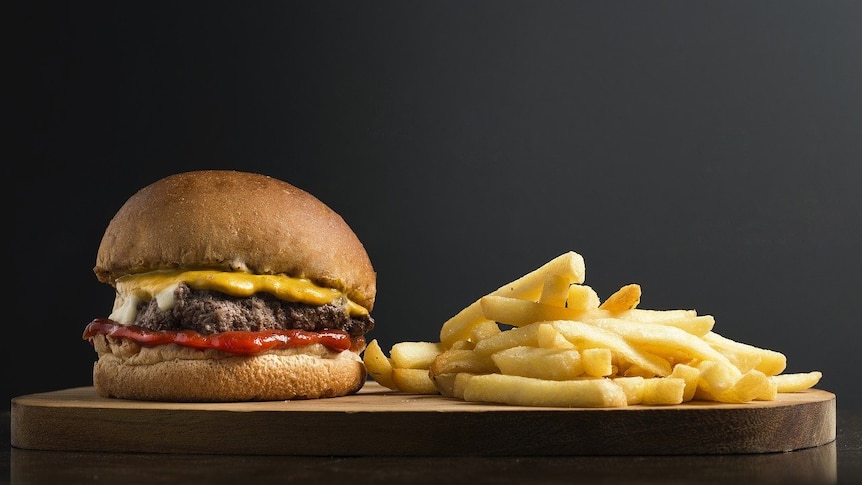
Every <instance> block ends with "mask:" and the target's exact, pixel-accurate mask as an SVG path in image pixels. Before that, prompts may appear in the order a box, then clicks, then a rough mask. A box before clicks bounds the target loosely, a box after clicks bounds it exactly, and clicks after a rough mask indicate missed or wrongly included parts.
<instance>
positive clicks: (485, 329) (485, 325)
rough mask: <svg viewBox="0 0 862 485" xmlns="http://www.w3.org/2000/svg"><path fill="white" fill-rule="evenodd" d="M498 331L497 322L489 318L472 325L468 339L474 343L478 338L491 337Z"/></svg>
mask: <svg viewBox="0 0 862 485" xmlns="http://www.w3.org/2000/svg"><path fill="white" fill-rule="evenodd" d="M500 332H501V330H500V326H499V325H497V322H492V321H490V320H489V321H487V322H482V323H479V324H477V325H476V326H475V327H473V330H471V331H470V341H471V342H473V343H474V344H475V343H476V342H478V341H480V340H484V339H486V338H488V337H493V336H494V335H497V334H498V333H500ZM453 345H454V344H453ZM441 346H442V344H441Z"/></svg>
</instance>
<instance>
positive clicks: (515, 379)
mask: <svg viewBox="0 0 862 485" xmlns="http://www.w3.org/2000/svg"><path fill="white" fill-rule="evenodd" d="M464 400H465V401H482V402H496V403H502V404H511V405H519V406H554V407H604V408H609V407H624V406H626V405H627V400H626V394H625V392H624V391H623V389H622V387H620V385H619V384H617V383H615V382H614V381H612V380H610V379H576V380H568V381H550V380H545V379H534V378H532V377H521V376H510V375H504V374H485V375H477V376H472V377H470V378H469V380H468V381H467V383H466V385H465V386H464Z"/></svg>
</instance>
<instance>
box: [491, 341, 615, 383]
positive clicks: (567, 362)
mask: <svg viewBox="0 0 862 485" xmlns="http://www.w3.org/2000/svg"><path fill="white" fill-rule="evenodd" d="M603 350H607V349H603ZM491 359H492V360H493V361H494V364H496V365H497V367H498V368H499V369H500V373H502V374H508V375H513V376H523V377H535V378H537V379H549V380H554V381H562V380H566V379H574V378H576V377H578V376H580V375H581V374H583V373H584V370H585V367H584V363H582V359H581V354H580V352H578V351H577V350H560V349H543V348H539V347H526V346H519V347H512V348H509V349H505V350H501V351H499V352H496V353H494V354H492V355H491ZM607 359H608V361H610V351H608V355H607ZM591 363H592V362H591ZM593 365H595V364H593ZM608 366H610V365H608Z"/></svg>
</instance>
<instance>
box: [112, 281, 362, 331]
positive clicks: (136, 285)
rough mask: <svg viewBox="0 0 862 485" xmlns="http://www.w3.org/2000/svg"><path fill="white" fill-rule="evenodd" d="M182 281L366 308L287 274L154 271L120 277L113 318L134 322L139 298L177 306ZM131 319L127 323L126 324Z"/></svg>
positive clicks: (161, 305) (230, 291) (199, 286)
mask: <svg viewBox="0 0 862 485" xmlns="http://www.w3.org/2000/svg"><path fill="white" fill-rule="evenodd" d="M180 283H185V284H187V285H188V286H189V287H190V288H193V289H196V290H211V291H218V292H220V293H225V294H227V295H231V296H239V297H242V296H251V295H253V294H255V293H269V294H271V295H273V296H275V297H276V298H278V299H280V300H285V301H290V302H299V303H307V304H310V305H325V304H327V303H332V302H335V301H336V300H339V299H343V301H344V302H345V305H346V307H347V311H348V312H349V313H350V314H351V315H354V316H358V315H366V314H368V310H367V309H365V307H363V306H361V305H359V304H357V303H355V302H353V301H351V300H350V299H349V298H347V296H346V295H344V294H343V293H341V292H340V291H338V290H335V289H332V288H323V287H320V286H317V285H316V284H314V283H313V282H311V280H308V279H305V278H291V277H289V276H284V275H258V274H251V273H240V272H226V271H211V270H195V271H151V272H149V273H140V274H135V275H128V276H123V277H122V278H119V279H118V280H117V299H116V300H115V301H114V311H113V312H112V314H111V319H112V320H116V321H119V322H121V323H126V324H128V323H130V320H131V321H134V317H135V313H136V311H135V310H134V309H135V308H136V307H137V303H138V302H139V301H150V300H152V299H153V298H156V301H157V302H158V304H159V308H161V309H162V310H166V309H168V308H171V307H172V306H173V305H174V300H173V289H174V288H175V287H176V286H177V285H179V284H180ZM127 322H128V323H127Z"/></svg>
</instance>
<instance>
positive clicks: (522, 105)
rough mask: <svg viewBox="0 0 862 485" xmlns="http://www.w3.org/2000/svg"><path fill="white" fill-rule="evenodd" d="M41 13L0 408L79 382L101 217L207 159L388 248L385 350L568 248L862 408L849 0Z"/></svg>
mask: <svg viewBox="0 0 862 485" xmlns="http://www.w3.org/2000/svg"><path fill="white" fill-rule="evenodd" d="M24 8H25V10H19V11H17V12H10V15H9V16H8V17H7V20H10V19H11V23H12V24H13V28H12V29H11V30H10V33H11V35H10V42H9V45H10V46H11V47H12V48H13V57H12V61H13V62H14V63H15V64H14V65H13V66H11V67H12V69H8V68H9V67H10V66H8V64H7V69H8V70H6V77H7V79H12V80H13V81H18V84H16V87H15V88H14V90H13V92H11V93H9V92H7V95H8V94H11V95H12V96H11V97H12V98H13V100H14V101H15V102H14V103H10V104H9V108H12V109H8V110H4V111H5V112H6V113H7V116H8V117H9V119H10V121H11V123H10V129H9V130H7V136H9V135H11V136H10V139H9V143H8V144H7V147H9V151H7V153H6V155H5V156H4V159H5V161H6V162H7V163H6V164H5V166H6V167H7V168H6V169H5V170H6V177H5V179H4V182H5V183H4V185H5V188H6V198H7V199H6V207H7V210H8V211H9V212H11V217H12V220H11V224H12V227H11V230H9V231H7V234H8V235H9V236H8V237H9V239H10V241H11V245H12V247H11V248H10V250H9V252H8V253H7V259H9V260H10V263H11V267H12V269H11V280H7V281H6V283H7V285H6V288H7V289H6V290H5V291H6V300H5V301H6V304H5V305H4V308H5V311H6V312H7V316H6V317H5V318H4V320H5V332H4V339H3V350H4V354H5V356H6V357H5V358H6V365H5V366H4V368H5V371H4V372H5V377H4V382H3V385H2V392H3V395H2V398H3V401H4V402H5V403H6V404H7V406H8V405H9V400H10V399H11V398H12V397H14V396H17V395H22V394H29V393H34V392H42V391H52V390H57V389H62V388H67V387H73V386H87V385H91V367H92V363H93V361H94V360H95V353H94V352H93V350H92V349H91V347H90V346H89V344H87V343H86V342H85V341H83V340H82V339H81V333H82V331H83V328H84V326H85V325H86V324H87V323H88V322H89V321H90V320H91V319H93V318H95V317H104V316H106V315H107V314H108V313H109V312H110V310H111V305H112V301H113V291H112V289H111V288H110V287H108V286H107V285H103V284H100V283H98V282H97V281H96V278H95V276H94V275H93V273H92V267H93V265H94V263H95V256H96V250H97V247H98V244H99V241H100V238H101V236H102V232H103V230H104V229H105V227H106V226H107V224H108V221H109V220H110V218H111V217H112V216H113V214H114V213H115V212H116V210H117V209H119V207H120V206H121V205H122V203H123V202H124V201H125V200H126V199H127V198H128V197H129V196H131V195H132V194H133V193H134V192H135V191H137V190H138V189H140V188H142V187H143V186H145V185H147V184H149V183H151V182H153V181H155V180H156V179H159V178H161V177H163V176H166V175H168V174H171V173H174V172H179V171H185V170H191V169H203V168H233V169H240V170H247V171H256V172H261V173H265V174H267V175H271V176H274V177H277V178H281V179H283V180H286V181H289V182H291V183H293V184H294V185H297V186H299V187H302V188H304V189H306V190H308V191H309V192H311V193H313V194H315V195H316V196H318V197H319V198H320V199H321V200H323V201H324V202H326V203H327V204H328V205H330V206H331V207H332V208H333V209H335V210H336V211H338V212H339V213H341V215H342V216H343V217H344V218H345V220H347V221H348V223H349V224H350V225H351V226H352V227H353V229H354V230H355V232H356V233H357V234H358V235H359V237H360V238H361V239H362V240H363V242H364V243H365V245H366V249H367V250H368V252H369V254H370V256H371V259H372V262H373V263H374V266H375V269H376V270H377V272H378V298H377V306H376V307H375V310H374V316H375V318H376V320H377V328H375V329H374V330H373V332H372V333H371V334H369V339H370V338H377V339H378V340H379V341H380V343H381V345H382V346H383V347H384V348H385V349H388V347H389V346H391V345H392V344H393V343H395V342H397V341H403V340H428V341H437V340H438V338H439V334H438V331H439V328H440V325H441V324H442V323H443V322H444V321H445V320H446V319H447V318H449V317H450V316H452V315H453V314H455V313H456V312H458V311H459V310H460V309H462V308H463V307H464V306H466V305H467V304H469V303H471V302H472V301H474V300H475V299H477V298H478V297H480V296H483V295H484V294H486V293H488V292H490V291H492V290H494V289H496V288H497V287H499V286H501V285H502V284H504V283H507V282H509V281H511V280H513V279H515V278H517V277H519V276H521V275H523V274H524V273H527V272H529V271H531V270H533V269H535V268H536V267H538V266H540V265H541V264H543V263H545V262H547V261H548V260H550V259H552V258H553V257H555V256H558V255H560V254H562V253H563V252H566V251H569V250H572V251H576V252H578V253H580V254H582V255H583V256H584V258H585V261H586V267H587V280H586V283H587V284H589V285H591V286H593V288H595V289H596V291H597V292H598V293H599V295H600V296H601V297H603V298H604V297H607V296H608V295H610V293H612V292H613V291H615V290H616V289H618V288H619V287H620V286H622V285H624V284H627V283H639V284H640V285H641V286H642V289H643V298H642V300H641V307H642V308H658V309H663V308H694V309H697V310H698V311H699V312H700V313H704V314H712V315H714V316H715V317H716V326H715V330H716V331H717V332H719V333H721V334H723V335H725V336H727V337H730V338H733V339H735V340H739V341H742V342H746V343H751V344H754V345H758V346H761V347H766V348H770V349H773V350H778V351H780V352H783V353H784V354H786V356H787V358H788V368H787V371H788V372H806V371H810V370H821V371H822V372H823V373H824V375H823V379H822V381H821V383H820V385H819V386H818V387H820V388H823V389H826V390H829V391H832V392H835V393H836V394H837V396H838V407H839V409H840V408H845V407H857V408H858V407H860V406H862V393H860V390H859V386H858V384H857V382H858V380H859V377H858V376H859V369H860V364H859V360H858V359H859V344H860V342H862V339H860V336H862V332H860V321H859V320H860V318H859V316H860V310H859V306H858V301H859V294H860V290H862V284H860V278H859V273H860V269H862V255H860V249H862V196H860V195H858V192H857V189H858V186H859V185H860V182H862V169H861V168H860V162H862V94H860V92H862V91H860V89H862V29H860V28H859V26H860V25H862V2H854V1H847V2H830V1H825V2H798V1H771V2H762V1H753V2H752V1H724V2H683V1H680V2H662V1H655V2H624V1H619V2H544V1H531V2H526V1H524V2H511V1H479V2H476V1H459V2H413V1H397V2H309V3H301V2H300V3H294V2H284V3H283V4H282V3H279V2H202V3H200V4H192V3H187V2H164V3H163V2H158V1H147V2H118V3H117V4H116V5H115V4H112V3H104V4H101V3H92V2H80V3H79V2H69V3H65V4H64V3H52V4H47V5H40V4H38V3H36V4H33V3H30V4H28V5H27V6H26V7H24ZM19 14H20V15H19ZM11 153H17V155H14V157H13V156H12V155H11ZM7 274H8V273H7Z"/></svg>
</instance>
